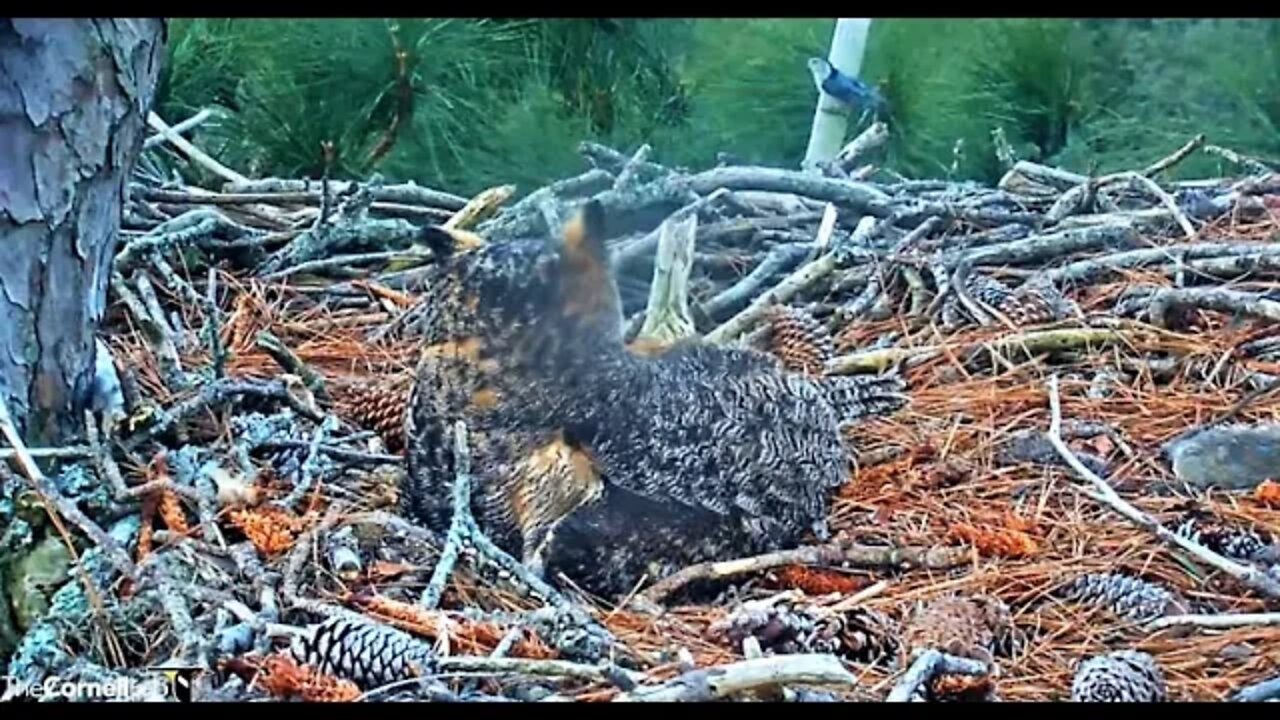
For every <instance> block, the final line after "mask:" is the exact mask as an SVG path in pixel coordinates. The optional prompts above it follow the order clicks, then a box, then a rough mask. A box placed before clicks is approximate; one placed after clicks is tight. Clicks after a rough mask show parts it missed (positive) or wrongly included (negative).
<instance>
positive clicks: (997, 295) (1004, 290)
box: [964, 272, 1014, 310]
mask: <svg viewBox="0 0 1280 720" xmlns="http://www.w3.org/2000/svg"><path fill="white" fill-rule="evenodd" d="M964 288H965V290H968V291H969V297H972V298H973V299H974V300H977V301H979V302H982V303H985V304H987V305H990V306H991V307H993V308H996V309H997V310H1000V309H1002V308H1003V307H1004V304H1005V303H1006V302H1008V301H1009V298H1011V297H1013V295H1014V291H1013V290H1011V289H1010V288H1009V286H1008V285H1005V284H1004V283H1002V282H1000V281H999V280H997V279H995V278H993V277H989V276H987V275H981V274H979V273H976V272H975V273H970V274H969V276H968V277H967V278H965V283H964Z"/></svg>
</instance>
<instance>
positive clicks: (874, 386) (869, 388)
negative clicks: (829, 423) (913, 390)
mask: <svg viewBox="0 0 1280 720" xmlns="http://www.w3.org/2000/svg"><path fill="white" fill-rule="evenodd" d="M818 382H819V384H820V386H821V388H822V391H823V393H824V394H825V395H826V396H827V401H828V402H829V403H831V406H832V408H834V409H835V412H836V417H837V418H839V421H840V424H841V425H848V424H851V423H854V422H857V421H859V420H864V419H867V418H871V417H881V416H885V415H890V414H892V413H894V412H897V411H898V410H900V409H901V408H903V407H904V406H906V404H907V401H908V397H907V394H906V383H905V382H903V380H902V378H901V377H899V376H897V375H827V376H824V377H821V378H819V379H818Z"/></svg>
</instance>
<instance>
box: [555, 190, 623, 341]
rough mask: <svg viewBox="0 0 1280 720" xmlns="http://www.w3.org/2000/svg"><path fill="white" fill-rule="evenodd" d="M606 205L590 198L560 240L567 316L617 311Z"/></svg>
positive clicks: (570, 222)
mask: <svg viewBox="0 0 1280 720" xmlns="http://www.w3.org/2000/svg"><path fill="white" fill-rule="evenodd" d="M604 241H605V220H604V206H602V205H601V204H600V202H599V201H598V200H590V201H588V202H587V203H586V204H585V205H583V206H582V208H581V209H580V210H579V211H578V212H577V214H576V215H574V217H573V219H572V220H570V221H569V222H568V224H566V225H565V228H564V235H563V237H562V239H561V243H560V252H559V255H560V267H561V273H562V276H561V280H560V281H561V287H562V288H563V296H562V302H563V303H564V307H563V308H562V310H563V312H564V313H565V315H569V316H584V317H587V316H589V317H596V316H599V314H600V313H602V312H603V313H607V314H610V316H611V315H612V314H616V313H617V312H619V308H618V292H617V288H616V287H615V286H614V284H613V277H612V273H611V270H610V267H609V249H608V248H607V247H606V246H605V242H604Z"/></svg>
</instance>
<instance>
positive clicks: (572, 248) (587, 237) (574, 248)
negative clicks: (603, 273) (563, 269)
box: [562, 200, 608, 267]
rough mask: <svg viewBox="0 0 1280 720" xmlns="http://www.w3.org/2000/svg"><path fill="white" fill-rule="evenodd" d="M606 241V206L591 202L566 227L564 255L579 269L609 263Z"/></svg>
mask: <svg viewBox="0 0 1280 720" xmlns="http://www.w3.org/2000/svg"><path fill="white" fill-rule="evenodd" d="M604 240H605V222H604V206H603V205H601V204H600V201H599V200H589V201H587V203H586V204H585V205H583V206H582V208H581V209H579V210H578V212H577V214H576V215H574V217H573V219H572V220H570V221H569V222H568V223H567V224H566V225H565V227H564V237H563V245H562V247H563V249H562V253H563V255H564V256H565V258H566V259H567V260H569V261H570V263H571V264H574V265H578V266H579V267H582V266H590V265H594V264H600V263H607V262H608V251H607V249H606V248H605V244H604Z"/></svg>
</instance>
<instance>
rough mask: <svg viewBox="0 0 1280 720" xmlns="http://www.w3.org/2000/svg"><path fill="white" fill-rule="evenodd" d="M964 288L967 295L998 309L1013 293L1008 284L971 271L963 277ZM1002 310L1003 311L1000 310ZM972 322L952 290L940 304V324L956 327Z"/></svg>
mask: <svg viewBox="0 0 1280 720" xmlns="http://www.w3.org/2000/svg"><path fill="white" fill-rule="evenodd" d="M964 289H965V291H966V292H967V293H968V294H969V297H971V298H973V299H974V300H977V301H979V302H982V303H985V304H987V305H990V306H991V307H993V308H996V309H997V310H999V309H1000V308H1001V306H1003V305H1004V303H1005V301H1006V300H1008V299H1009V298H1010V297H1012V295H1013V290H1011V289H1010V288H1009V286H1008V285H1005V284H1004V283H1002V282H1000V281H999V280H996V279H995V278H992V277H987V276H986V275H980V274H978V273H976V272H971V273H969V275H968V276H967V277H966V278H965V281H964ZM1002 312H1003V311H1002ZM972 322H973V316H972V315H970V314H969V310H968V309H967V308H966V307H965V306H964V303H962V302H961V301H960V297H959V296H958V295H957V294H956V293H954V292H952V293H949V294H948V295H947V299H946V301H945V302H943V304H942V324H943V326H944V327H946V328H958V327H960V326H963V325H968V324H969V323H972Z"/></svg>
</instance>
